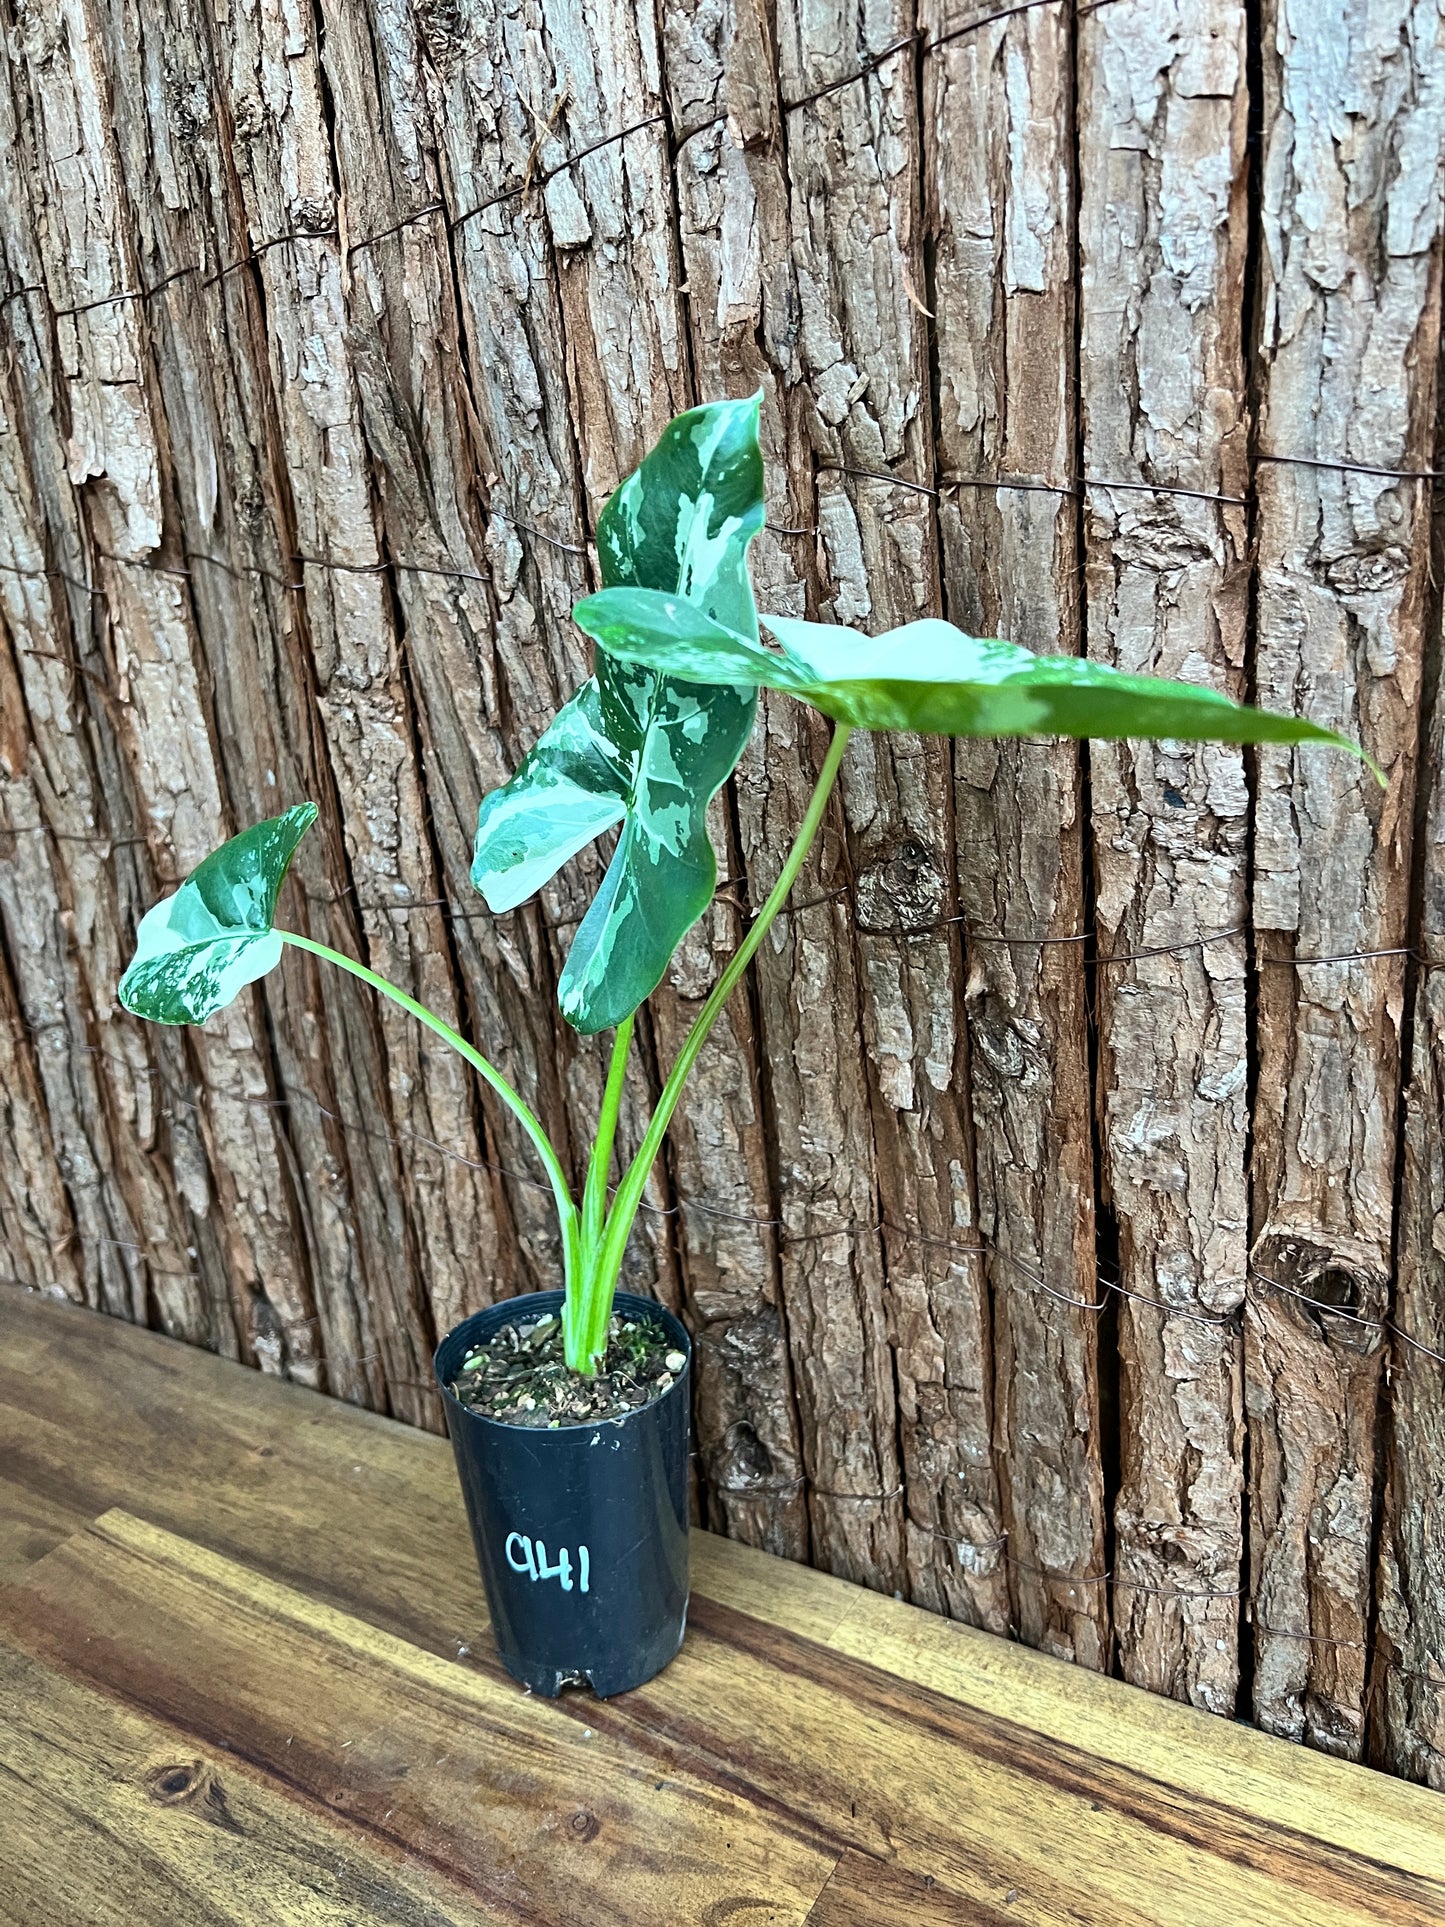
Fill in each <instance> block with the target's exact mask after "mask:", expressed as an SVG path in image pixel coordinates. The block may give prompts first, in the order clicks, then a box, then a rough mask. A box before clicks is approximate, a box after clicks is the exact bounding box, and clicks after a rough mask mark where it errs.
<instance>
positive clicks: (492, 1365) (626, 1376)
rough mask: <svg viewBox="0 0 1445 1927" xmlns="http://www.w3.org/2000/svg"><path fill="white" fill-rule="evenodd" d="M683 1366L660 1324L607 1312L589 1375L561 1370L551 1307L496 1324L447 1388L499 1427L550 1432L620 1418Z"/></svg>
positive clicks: (668, 1384) (558, 1327)
mask: <svg viewBox="0 0 1445 1927" xmlns="http://www.w3.org/2000/svg"><path fill="white" fill-rule="evenodd" d="M686 1363H687V1360H686V1358H685V1357H684V1356H683V1354H682V1353H681V1352H680V1351H677V1350H676V1349H675V1347H674V1343H673V1340H672V1339H671V1338H670V1337H669V1336H668V1334H667V1333H666V1331H664V1330H663V1328H662V1327H661V1325H658V1324H656V1323H654V1322H653V1321H652V1320H651V1319H647V1318H628V1317H625V1316H623V1315H622V1314H619V1313H614V1314H613V1318H612V1323H611V1326H610V1328H609V1331H608V1338H607V1351H606V1353H605V1355H604V1357H603V1360H602V1364H601V1367H600V1369H599V1370H598V1372H597V1375H596V1376H595V1377H594V1378H582V1377H581V1376H579V1374H578V1373H576V1372H573V1371H569V1370H568V1367H567V1360H566V1357H565V1355H564V1352H563V1345H562V1321H561V1319H560V1318H559V1317H558V1316H557V1315H556V1314H555V1313H553V1312H547V1313H544V1314H543V1315H542V1316H541V1317H540V1318H534V1319H531V1320H529V1321H527V1322H524V1323H520V1324H515V1325H503V1326H501V1327H500V1329H499V1330H497V1331H496V1332H494V1333H492V1334H491V1335H490V1336H489V1337H488V1338H486V1339H483V1340H481V1341H480V1342H479V1343H478V1344H477V1345H476V1346H474V1347H473V1348H472V1350H470V1351H469V1352H468V1353H467V1355H466V1357H465V1359H464V1360H463V1361H462V1369H461V1370H460V1371H459V1372H458V1373H457V1375H456V1377H455V1378H454V1379H452V1380H451V1390H452V1392H453V1393H454V1395H455V1396H456V1398H457V1400H458V1402H459V1403H460V1404H462V1405H464V1406H465V1407H466V1408H467V1410H468V1411H471V1412H480V1413H481V1414H482V1416H483V1417H484V1418H492V1419H500V1420H501V1421H502V1422H503V1423H504V1424H507V1425H521V1426H531V1427H534V1428H536V1429H538V1430H543V1429H545V1430H551V1431H556V1430H558V1429H559V1428H560V1427H561V1426H564V1425H590V1424H595V1423H596V1422H597V1421H598V1420H599V1419H615V1418H624V1417H625V1416H626V1415H627V1413H629V1412H636V1411H640V1410H641V1409H642V1407H643V1406H645V1405H650V1404H651V1403H652V1402H653V1400H654V1399H658V1398H661V1397H662V1395H663V1394H664V1392H667V1391H670V1390H671V1388H672V1386H673V1384H674V1383H675V1382H676V1378H677V1374H678V1373H679V1372H680V1371H681V1370H682V1368H683V1366H684V1365H685V1364H686Z"/></svg>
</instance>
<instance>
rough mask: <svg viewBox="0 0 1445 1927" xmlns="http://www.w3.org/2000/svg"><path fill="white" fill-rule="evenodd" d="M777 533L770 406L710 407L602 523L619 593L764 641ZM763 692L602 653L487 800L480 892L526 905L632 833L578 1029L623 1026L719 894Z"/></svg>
mask: <svg viewBox="0 0 1445 1927" xmlns="http://www.w3.org/2000/svg"><path fill="white" fill-rule="evenodd" d="M762 524H763V463H762V454H761V452H760V450H759V448H758V399H757V397H753V398H751V399H750V400H748V401H740V402H719V403H715V404H713V405H711V406H709V407H706V408H694V409H691V410H689V412H688V413H687V414H685V415H679V416H678V417H677V419H676V420H675V421H673V422H671V423H669V425H668V427H667V428H666V430H665V431H664V433H663V435H662V437H661V439H660V440H659V442H658V444H657V446H656V447H655V448H654V449H653V450H652V452H651V454H649V455H648V456H647V458H646V459H645V460H644V462H643V463H642V465H641V467H640V468H638V469H637V470H636V472H635V473H634V474H632V475H630V476H629V477H628V478H627V480H626V481H625V482H623V484H622V485H621V487H620V488H619V489H618V490H617V491H616V493H615V494H614V495H613V497H612V499H611V500H610V501H609V502H608V504H607V506H606V508H605V509H604V510H603V511H602V515H601V517H600V518H599V521H598V526H597V552H598V556H599V559H600V562H601V568H602V579H603V581H604V582H605V583H608V584H611V585H614V586H615V587H622V586H624V585H634V586H635V585H642V586H645V587H646V588H648V589H664V590H666V591H668V592H669V594H670V595H671V596H672V597H673V598H674V599H675V600H678V601H680V602H682V603H684V604H685V605H686V606H689V607H692V608H695V609H696V610H698V611H699V612H700V613H702V614H704V615H705V616H707V617H709V618H712V619H715V620H716V621H717V622H719V623H722V624H725V625H726V627H727V630H728V631H729V632H730V633H732V632H736V633H737V634H738V635H739V636H742V637H745V638H751V639H752V640H753V642H754V645H756V640H757V634H758V624H757V613H756V610H755V608H754V606H753V595H752V588H751V585H750V584H749V582H748V573H747V546H748V543H749V542H750V541H751V540H752V538H753V536H754V535H755V534H756V533H757V531H758V530H759V529H760V528H761V527H762ZM755 708H756V691H755V690H753V689H751V688H748V687H746V686H745V685H744V686H738V685H734V684H729V685H727V686H726V687H722V686H719V684H718V683H717V682H716V681H715V680H714V679H712V678H704V679H703V682H702V683H701V685H695V684H692V683H689V682H687V681H685V680H684V681H679V680H677V679H676V678H673V677H669V676H663V675H656V674H654V673H652V672H651V671H650V670H648V669H646V668H641V667H638V666H636V665H632V664H623V663H619V662H615V661H612V660H610V659H609V658H608V657H607V655H606V653H605V652H604V651H599V652H598V655H597V661H596V667H595V671H594V674H593V675H592V677H591V678H590V679H589V680H588V681H587V682H586V683H585V684H584V685H583V686H582V688H581V689H580V690H579V691H578V693H577V694H576V695H575V696H574V697H573V698H572V700H571V702H569V703H568V704H567V706H566V708H565V709H563V710H561V711H560V712H559V713H558V715H557V717H556V718H555V719H554V721H553V722H552V724H551V726H550V727H549V728H548V729H547V731H546V733H545V734H544V735H543V736H542V738H541V739H540V741H539V742H538V743H537V745H536V747H535V748H534V749H533V750H532V751H531V752H530V754H529V755H528V756H527V757H526V758H525V759H524V761H523V762H522V764H521V766H520V767H519V769H518V770H517V773H516V775H515V776H513V778H512V779H511V781H510V782H509V783H506V784H505V785H503V787H502V788H501V789H498V790H494V791H493V792H492V793H491V794H490V795H489V796H487V797H486V798H485V799H484V800H483V803H482V807H481V814H480V817H479V819H478V824H477V843H476V854H475V857H474V859H473V863H472V881H473V882H474V883H475V884H476V886H477V888H478V889H479V890H480V891H481V893H482V895H483V896H484V897H485V898H486V900H487V902H488V904H489V905H490V907H491V908H492V909H493V910H497V911H501V910H511V909H514V908H515V907H516V905H517V904H519V903H522V902H524V901H525V900H526V899H527V898H528V897H529V896H531V895H532V894H533V892H534V891H536V890H537V889H539V888H540V886H541V885H542V884H543V883H545V882H546V881H547V879H548V878H549V877H551V876H552V875H554V874H555V873H556V871H557V870H558V869H560V868H561V866H562V864H564V863H565V862H566V861H567V859H568V858H569V857H572V856H575V855H576V854H577V852H578V851H579V850H581V849H583V848H584V847H585V846H586V844H588V843H589V842H590V841H591V840H592V838H593V837H595V836H597V835H599V834H600V833H601V832H602V831H603V830H605V829H609V828H610V827H611V826H612V825H614V824H617V823H620V824H621V825H622V834H621V836H620V837H619V839H618V843H617V849H616V851H615V852H614V854H613V857H612V861H611V864H610V865H609V867H608V871H607V875H606V877H605V879H604V881H603V884H602V887H601V889H600V890H599V891H598V893H597V896H596V898H595V900H594V901H593V903H592V906H591V908H590V909H589V910H588V912H587V915H586V917H585V918H584V919H583V921H582V925H581V927H580V929H579V930H578V932H577V935H576V937H575V939H574V940H573V944H572V949H571V952H570V953H569V955H568V958H567V962H566V965H565V967H564V969H563V972H562V978H561V982H560V984H559V986H558V998H559V1002H560V1003H561V1006H562V1014H563V1015H564V1016H565V1017H566V1018H567V1020H568V1022H569V1023H571V1024H573V1025H574V1026H575V1027H576V1028H577V1029H578V1030H581V1031H585V1032H589V1033H590V1032H593V1031H599V1030H606V1029H609V1028H611V1027H612V1026H613V1025H616V1024H618V1023H620V1022H621V1021H622V1019H623V1018H624V1017H626V1016H628V1015H629V1014H630V1013H631V1012H632V1011H634V1010H635V1009H636V1008H637V1006H638V1005H639V1004H640V1003H642V1001H643V1000H644V999H645V998H646V997H647V996H649V995H650V993H651V992H652V991H653V990H655V989H656V988H657V985H658V984H659V983H660V982H661V980H662V976H663V973H664V971H665V970H666V969H667V966H668V962H669V961H670V959H671V957H672V953H673V951H674V950H675V949H676V947H677V945H678V943H679V941H680V940H681V938H682V937H683V935H684V933H685V932H686V931H687V930H688V929H689V928H690V927H691V925H692V924H694V923H695V922H696V921H697V919H698V918H699V917H700V916H701V915H702V913H703V911H704V910H705V909H706V908H707V906H708V904H709V902H710V901H711V900H712V893H713V889H714V886H715V884H716V881H717V869H716V864H715V862H714V859H713V853H712V845H711V843H710V841H709V839H708V835H707V827H706V818H707V806H708V804H709V803H710V802H711V801H712V799H713V797H714V796H715V795H716V794H717V792H718V790H719V789H720V788H721V787H722V785H723V784H724V783H725V782H726V781H727V779H728V777H729V776H730V775H731V773H732V771H733V769H734V767H735V766H736V764H737V760H738V757H739V756H740V755H741V754H742V751H743V746H744V744H745V743H746V742H747V739H748V736H749V734H750V732H751V730H752V724H753V714H754V710H755Z"/></svg>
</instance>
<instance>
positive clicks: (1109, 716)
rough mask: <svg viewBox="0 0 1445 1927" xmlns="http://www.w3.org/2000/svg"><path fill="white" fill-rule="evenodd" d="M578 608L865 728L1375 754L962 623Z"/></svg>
mask: <svg viewBox="0 0 1445 1927" xmlns="http://www.w3.org/2000/svg"><path fill="white" fill-rule="evenodd" d="M574 613H575V616H576V620H577V622H578V623H579V625H580V626H581V627H582V628H583V629H585V630H586V632H587V634H588V635H590V636H592V637H593V638H594V639H595V640H596V642H597V643H598V644H599V646H600V647H601V648H603V649H605V650H606V651H607V652H608V653H609V654H611V655H613V656H617V657H620V658H621V659H622V660H623V661H624V662H633V663H637V664H640V665H642V666H644V667H647V668H650V669H653V670H655V671H658V672H659V673H662V674H667V675H675V676H687V677H690V678H692V679H693V680H694V681H697V682H702V681H708V680H711V681H713V682H715V683H718V684H719V685H722V686H726V687H728V688H734V687H739V686H741V687H746V688H755V687H757V686H758V685H759V684H762V685H764V686H766V687H767V688H770V689H782V690H786V691H787V692H788V693H789V694H790V695H793V696H797V697H799V698H801V700H802V701H804V702H807V703H811V704H812V705H813V707H814V708H815V709H820V710H821V711H822V712H823V713H824V715H826V716H831V717H833V718H834V719H835V720H836V721H838V722H842V723H848V724H851V725H852V726H853V727H854V728H858V729H882V730H888V729H906V730H916V731H918V732H919V733H920V734H923V735H938V736H1081V737H1082V736H1092V737H1122V736H1150V737H1169V738H1173V739H1176V740H1179V741H1186V742H1222V743H1330V744H1333V745H1335V746H1336V747H1338V748H1342V749H1348V750H1350V751H1352V752H1353V753H1354V754H1355V755H1357V756H1358V755H1360V754H1361V752H1360V751H1359V749H1358V748H1357V747H1356V745H1355V744H1353V743H1351V742H1349V741H1348V740H1347V739H1346V738H1345V737H1343V736H1337V735H1336V734H1335V733H1334V732H1333V731H1332V730H1328V729H1322V728H1321V727H1320V726H1319V724H1317V723H1310V722H1304V721H1302V720H1300V719H1298V718H1296V717H1293V716H1281V715H1277V714H1275V713H1274V712H1273V711H1271V710H1266V709H1248V708H1246V707H1244V706H1243V705H1242V704H1240V703H1236V702H1232V701H1231V700H1230V699H1229V697H1227V696H1223V695H1221V694H1220V693H1219V692H1218V691H1217V690H1213V689H1206V688H1203V687H1201V686H1199V685H1198V684H1195V683H1180V682H1166V681H1164V680H1162V679H1161V678H1158V677H1155V676H1131V675H1125V674H1124V673H1122V672H1121V671H1119V670H1117V669H1109V668H1107V667H1106V666H1105V665H1103V664H1102V663H1094V662H1087V661H1083V660H1081V659H1080V658H1078V657H1076V656H1035V655H1034V654H1032V653H1031V652H1030V651H1029V650H1027V649H1020V648H1018V647H1017V646H1016V645H1015V644H1013V643H1009V642H994V641H980V640H979V639H978V638H977V637H974V636H968V635H965V634H964V632H963V631H962V630H961V629H956V628H955V627H954V626H953V624H952V623H951V622H941V621H936V620H930V621H922V622H910V623H907V624H905V625H904V627H903V628H901V629H890V630H889V631H888V632H887V633H886V634H885V635H881V636H863V635H860V634H858V632H857V631H856V630H853V629H844V628H840V627H837V626H836V625H834V624H831V623H824V622H801V621H797V620H795V619H794V618H792V617H785V616H765V617H764V618H763V626H764V627H765V628H766V629H769V630H771V632H772V633H773V634H774V635H775V636H776V637H777V638H778V641H779V643H780V644H781V645H782V647H781V648H780V649H777V650H773V649H766V648H764V647H762V645H761V644H759V643H756V642H754V641H752V640H751V639H749V638H748V637H746V636H743V635H740V634H736V633H734V632H733V631H732V630H730V629H728V628H725V627H723V626H722V625H720V624H718V623H716V622H713V621H710V620H709V619H708V618H707V617H706V616H705V615H704V614H703V613H702V612H701V611H700V610H698V609H695V608H691V607H689V606H687V605H686V604H683V603H680V602H679V601H678V599H677V598H676V597H675V596H668V595H660V594H657V593H654V592H649V591H647V590H643V589H604V590H602V591H601V592H600V593H599V594H597V595H593V596H588V597H587V598H586V600H585V601H583V602H580V603H579V604H578V605H577V608H576V610H575V612H574ZM1371 767H1372V768H1373V765H1371ZM1376 774H1378V771H1377V772H1376Z"/></svg>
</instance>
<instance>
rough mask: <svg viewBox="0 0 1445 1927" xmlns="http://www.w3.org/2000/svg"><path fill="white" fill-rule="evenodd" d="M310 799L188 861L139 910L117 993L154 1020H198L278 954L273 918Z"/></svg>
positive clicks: (309, 814) (311, 817)
mask: <svg viewBox="0 0 1445 1927" xmlns="http://www.w3.org/2000/svg"><path fill="white" fill-rule="evenodd" d="M315 821H316V805H315V804H314V803H298V804H297V805H296V807H295V808H294V809H290V810H287V811H286V812H285V814H284V815H282V816H272V817H268V818H267V819H266V821H265V822H264V823H257V824H255V825H254V826H253V827H252V828H251V829H249V830H243V831H242V832H241V834H240V835H239V836H233V837H232V838H231V840H230V842H229V843H223V844H222V845H221V847H220V849H219V850H217V851H215V852H214V854H213V855H211V856H208V857H207V858H206V860H205V862H204V863H201V864H199V865H198V866H197V868H196V869H194V870H193V871H192V872H191V874H190V875H189V876H188V877H187V878H186V880H185V882H184V883H183V884H182V885H181V887H180V889H179V890H177V891H176V892H175V894H174V895H173V896H169V897H163V898H162V899H161V901H160V902H159V903H158V904H156V905H155V907H154V909H151V910H148V911H147V912H146V914H145V915H144V916H143V917H142V918H141V921H140V927H139V929H138V930H137V931H136V949H135V955H134V957H133V958H132V959H131V961H130V965H129V967H128V968H127V970H126V973H125V975H124V976H123V977H122V978H121V980H120V1001H121V1002H122V1004H124V1005H125V1007H126V1009H127V1010H130V1011H134V1013H135V1014H136V1016H137V1017H148V1018H149V1019H150V1021H151V1022H152V1023H155V1024H203V1023H204V1022H205V1021H206V1019H207V1018H208V1017H209V1016H211V1015H212V1013H213V1012H215V1011H218V1010H222V1009H224V1008H225V1006H226V1005H227V1004H229V1003H230V1002H231V1000H232V999H233V998H234V997H235V995H236V993H237V992H238V991H239V990H243V989H244V988H245V986H246V985H247V984H250V983H254V982H255V981H256V979H257V978H258V977H264V976H265V974H266V972H267V971H268V970H271V969H274V967H275V966H276V964H278V963H279V962H280V960H281V948H282V945H281V939H280V937H278V936H277V935H276V932H275V930H274V929H273V928H272V924H273V922H274V919H275V915H276V898H277V896H278V894H279V893H280V889H281V885H282V883H283V882H284V881H285V878H286V872H287V870H288V869H289V868H290V865H291V859H292V857H293V856H294V855H295V853H296V846H297V844H298V843H299V842H300V841H301V839H302V837H303V836H305V834H306V832H307V831H308V830H309V829H310V828H311V825H312V824H313V823H314V822H315Z"/></svg>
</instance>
